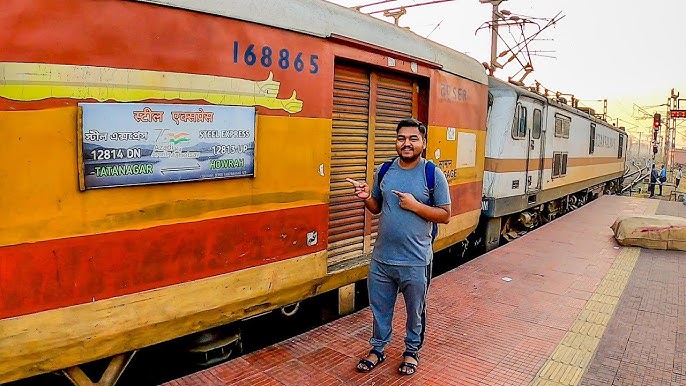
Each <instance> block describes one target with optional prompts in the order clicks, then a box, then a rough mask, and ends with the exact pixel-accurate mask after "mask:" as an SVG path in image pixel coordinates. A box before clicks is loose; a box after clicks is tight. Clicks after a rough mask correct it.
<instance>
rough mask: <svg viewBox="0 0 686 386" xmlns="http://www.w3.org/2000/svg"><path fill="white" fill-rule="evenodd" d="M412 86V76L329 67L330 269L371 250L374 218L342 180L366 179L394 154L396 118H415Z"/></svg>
mask: <svg viewBox="0 0 686 386" xmlns="http://www.w3.org/2000/svg"><path fill="white" fill-rule="evenodd" d="M413 90H414V85H413V81H412V79H406V78H400V77H394V76H389V75H384V74H379V73H376V72H370V71H367V70H365V69H361V68H356V67H348V66H342V65H336V67H335V69H334V88H333V114H332V133H331V134H332V137H331V180H330V181H331V182H330V194H329V230H328V239H329V243H328V247H327V253H328V260H327V263H328V266H329V269H330V270H336V269H337V268H336V267H338V268H341V264H345V263H346V262H347V261H350V260H357V259H360V258H363V257H365V255H367V254H369V252H371V248H372V247H373V244H374V240H375V238H376V233H377V228H378V216H370V215H369V213H365V208H364V203H363V202H362V201H361V200H359V199H357V198H356V197H354V196H353V195H352V191H353V190H352V186H351V185H350V184H349V183H348V182H347V181H345V179H346V178H352V179H355V180H358V181H371V180H372V178H373V172H374V170H373V168H374V167H376V166H378V165H380V164H381V163H383V162H384V161H387V160H389V159H391V158H393V157H395V156H397V153H396V151H395V136H396V133H395V128H396V126H397V124H398V121H399V120H400V119H403V118H408V117H411V116H416V109H417V102H416V101H417V99H416V93H414V91H413ZM413 113H415V114H413ZM365 230H366V232H365ZM370 231H371V234H370ZM365 236H366V237H365Z"/></svg>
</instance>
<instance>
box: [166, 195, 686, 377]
mask: <svg viewBox="0 0 686 386" xmlns="http://www.w3.org/2000/svg"><path fill="white" fill-rule="evenodd" d="M623 213H627V214H654V213H658V214H660V213H661V214H670V215H679V216H683V217H686V206H684V205H682V204H680V203H675V202H668V201H659V200H649V199H640V198H629V197H616V196H605V197H601V198H600V199H598V200H596V201H594V202H592V203H590V204H589V205H586V206H584V207H582V208H581V209H579V210H577V211H575V212H572V213H570V214H568V215H566V216H564V217H562V218H560V219H558V220H555V221H553V222H552V223H550V224H548V225H546V226H543V227H541V228H539V229H537V230H536V231H534V232H531V233H529V234H527V235H526V236H524V237H522V238H520V239H518V240H515V241H513V242H511V243H508V244H507V245H505V246H503V247H501V248H498V249H496V250H494V251H492V252H490V253H488V254H486V255H483V256H481V257H479V258H477V259H474V260H473V261H471V262H469V263H467V264H464V265H462V266H460V267H459V268H457V269H455V270H453V271H450V272H448V273H445V274H443V275H441V276H440V277H438V278H436V279H435V280H434V281H433V282H432V285H431V289H430V292H429V301H428V304H429V308H428V329H427V342H426V345H425V347H424V349H423V350H422V352H421V361H420V365H419V369H418V372H417V373H416V374H415V375H414V376H412V377H402V376H400V375H398V374H397V366H398V364H399V362H400V359H401V358H400V355H401V353H402V351H403V338H404V324H405V318H404V309H403V307H404V306H403V302H402V301H401V300H399V302H398V304H397V306H396V318H395V322H394V331H395V334H394V336H393V340H392V342H391V344H390V346H389V347H388V348H387V349H386V352H387V354H388V356H389V359H388V360H387V361H386V362H385V363H383V364H382V365H380V366H379V367H377V368H376V369H374V370H373V371H372V372H370V373H368V374H359V373H357V372H356V371H355V364H356V363H357V360H358V358H359V357H360V356H362V355H364V354H366V352H367V351H368V350H369V346H368V344H367V340H368V339H369V335H370V333H371V313H370V311H369V309H368V308H367V309H365V310H362V311H359V312H357V313H355V314H353V315H349V316H347V317H344V318H341V319H339V320H337V321H334V322H332V323H330V324H327V325H325V326H322V327H320V328H317V329H315V330H312V331H310V332H308V333H305V334H303V335H300V336H297V337H295V338H293V339H290V340H287V341H284V342H281V343H279V344H276V345H274V346H271V347H268V348H266V349H263V350H260V351H258V352H255V353H252V354H249V355H245V356H243V357H241V358H238V359H235V360H232V361H230V362H227V363H224V364H221V365H219V366H216V367H213V368H211V369H208V370H205V371H201V372H199V373H195V374H192V375H189V376H186V377H184V378H181V379H177V380H174V381H171V382H169V383H167V385H169V386H180V385H250V386H253V385H279V386H283V385H294V386H295V385H297V386H306V385H318V386H319V385H441V386H443V385H488V386H498V385H507V386H510V385H588V386H591V385H603V386H604V385H651V386H652V385H686V253H684V252H677V251H655V250H641V249H639V248H624V247H620V246H618V245H617V244H616V243H615V241H614V238H613V236H612V231H611V229H610V228H609V226H610V225H611V224H612V223H613V222H614V220H615V218H616V217H617V215H618V214H623ZM503 278H511V280H510V281H506V280H503Z"/></svg>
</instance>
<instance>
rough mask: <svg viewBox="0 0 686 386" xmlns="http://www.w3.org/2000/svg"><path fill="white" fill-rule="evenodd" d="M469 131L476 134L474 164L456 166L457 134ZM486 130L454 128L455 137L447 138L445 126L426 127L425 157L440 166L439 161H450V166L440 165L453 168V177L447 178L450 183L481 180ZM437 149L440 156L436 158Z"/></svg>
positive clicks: (448, 168) (447, 169)
mask: <svg viewBox="0 0 686 386" xmlns="http://www.w3.org/2000/svg"><path fill="white" fill-rule="evenodd" d="M460 133H469V134H473V135H475V136H476V148H475V149H474V151H475V154H474V161H475V162H474V165H473V166H458V165H457V161H458V148H459V134H460ZM485 144H486V131H484V130H470V129H465V128H457V129H455V138H454V139H450V140H449V139H448V128H447V127H445V126H433V125H430V126H429V127H428V135H427V146H426V158H427V159H430V160H432V161H433V162H434V163H435V164H437V165H439V166H440V163H441V161H451V166H447V167H441V169H442V170H443V171H444V172H445V171H449V170H451V169H452V170H455V177H454V178H449V179H448V183H449V184H450V185H459V184H464V183H469V182H476V181H481V180H482V179H483V171H484V159H485V158H484V157H485ZM437 150H439V154H440V158H436V151H437Z"/></svg>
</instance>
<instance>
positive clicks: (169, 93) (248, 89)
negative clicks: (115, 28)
mask: <svg viewBox="0 0 686 386" xmlns="http://www.w3.org/2000/svg"><path fill="white" fill-rule="evenodd" d="M0 64H2V65H1V66H0V84H2V85H3V87H1V88H0V97H4V98H7V99H11V100H17V101H37V100H43V99H48V98H74V99H95V100H97V101H100V102H104V101H112V100H114V101H118V102H138V101H142V100H148V99H163V100H189V101H198V100H204V101H206V102H209V103H212V104H220V105H237V106H262V107H266V108H269V109H278V110H284V111H287V112H289V113H291V114H293V113H297V112H300V111H302V106H303V102H302V101H301V100H298V99H297V97H296V91H295V90H293V92H292V95H291V97H290V98H288V99H278V98H277V97H276V96H277V95H278V93H279V87H280V82H277V81H274V80H273V74H272V73H271V72H270V73H269V76H268V77H267V79H265V80H263V81H252V80H248V79H240V78H229V77H222V76H211V75H197V74H184V73H176V72H165V71H149V70H134V69H121V68H109V67H96V66H74V65H65V64H44V63H15V62H6V63H0Z"/></svg>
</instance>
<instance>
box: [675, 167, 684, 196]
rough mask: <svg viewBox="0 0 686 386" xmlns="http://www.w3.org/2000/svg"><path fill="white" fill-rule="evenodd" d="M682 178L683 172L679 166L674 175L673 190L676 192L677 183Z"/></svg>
mask: <svg viewBox="0 0 686 386" xmlns="http://www.w3.org/2000/svg"><path fill="white" fill-rule="evenodd" d="M683 177H684V171H683V170H682V166H681V165H679V169H678V170H677V171H676V174H675V175H674V189H675V190H677V189H678V188H679V183H680V182H681V179H682V178H683Z"/></svg>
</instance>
